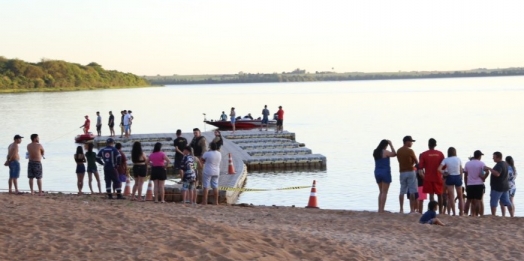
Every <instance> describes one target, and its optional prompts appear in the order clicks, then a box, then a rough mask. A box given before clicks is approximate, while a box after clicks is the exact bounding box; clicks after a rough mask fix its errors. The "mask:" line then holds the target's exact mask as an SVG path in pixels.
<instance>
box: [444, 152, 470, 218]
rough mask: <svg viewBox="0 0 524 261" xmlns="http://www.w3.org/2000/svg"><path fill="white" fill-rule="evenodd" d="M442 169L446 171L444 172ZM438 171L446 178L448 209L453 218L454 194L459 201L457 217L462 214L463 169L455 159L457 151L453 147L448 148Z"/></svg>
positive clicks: (460, 162) (460, 163)
mask: <svg viewBox="0 0 524 261" xmlns="http://www.w3.org/2000/svg"><path fill="white" fill-rule="evenodd" d="M444 167H446V169H445V170H444ZM438 171H440V172H441V173H443V176H447V178H446V187H447V191H448V208H449V209H451V212H453V216H455V214H456V213H455V192H456V193H457V198H458V200H459V203H458V204H459V205H458V210H459V215H460V216H462V215H463V214H464V196H463V195H464V194H462V180H463V175H464V169H463V168H462V161H460V159H459V158H458V157H457V150H456V149H455V148H453V147H449V148H448V157H447V158H445V159H444V160H443V161H442V163H440V166H439V167H438Z"/></svg>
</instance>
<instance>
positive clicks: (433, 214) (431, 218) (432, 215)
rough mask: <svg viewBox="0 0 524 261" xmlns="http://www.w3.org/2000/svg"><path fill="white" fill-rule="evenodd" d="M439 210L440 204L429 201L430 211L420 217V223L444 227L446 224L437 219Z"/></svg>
mask: <svg viewBox="0 0 524 261" xmlns="http://www.w3.org/2000/svg"><path fill="white" fill-rule="evenodd" d="M437 208H438V202H436V201H433V200H431V201H429V203H428V211H426V213H424V215H422V216H421V217H420V220H419V223H420V224H430V225H439V226H444V223H442V221H440V219H438V218H437Z"/></svg>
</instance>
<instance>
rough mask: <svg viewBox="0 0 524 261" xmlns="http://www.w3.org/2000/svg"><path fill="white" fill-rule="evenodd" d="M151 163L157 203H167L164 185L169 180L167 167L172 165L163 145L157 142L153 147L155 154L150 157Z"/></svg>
mask: <svg viewBox="0 0 524 261" xmlns="http://www.w3.org/2000/svg"><path fill="white" fill-rule="evenodd" d="M149 161H150V162H151V180H152V181H153V183H154V185H153V187H154V189H155V191H154V193H153V194H154V195H155V203H158V202H160V203H165V202H166V201H165V190H164V183H165V181H166V179H167V173H166V167H167V166H168V165H169V163H171V161H170V160H169V158H168V157H167V155H166V154H165V153H164V152H163V151H162V143H160V142H157V143H155V146H154V147H153V153H151V155H149Z"/></svg>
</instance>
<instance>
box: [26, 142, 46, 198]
mask: <svg viewBox="0 0 524 261" xmlns="http://www.w3.org/2000/svg"><path fill="white" fill-rule="evenodd" d="M27 152H28V153H29V163H28V164H27V177H28V178H29V188H30V189H31V195H34V191H33V179H36V184H37V185H38V195H39V196H42V158H44V147H42V145H41V144H40V139H39V138H38V134H31V143H29V144H28V145H27Z"/></svg>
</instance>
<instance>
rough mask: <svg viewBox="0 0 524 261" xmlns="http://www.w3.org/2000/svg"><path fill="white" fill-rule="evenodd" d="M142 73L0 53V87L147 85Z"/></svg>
mask: <svg viewBox="0 0 524 261" xmlns="http://www.w3.org/2000/svg"><path fill="white" fill-rule="evenodd" d="M147 85H149V83H148V82H147V81H146V80H145V79H144V78H142V77H139V76H137V75H134V74H131V73H122V72H118V71H106V70H104V69H103V68H102V66H101V65H99V64H97V63H95V62H92V63H89V64H88V65H87V66H83V65H80V64H75V63H68V62H64V61H55V60H46V59H42V60H41V61H40V62H39V63H36V64H33V63H27V62H24V61H22V60H18V59H6V58H5V57H2V56H0V90H13V91H17V90H38V89H44V88H46V89H51V90H52V89H57V90H60V89H69V88H75V89H83V88H108V87H117V86H118V87H125V86H147Z"/></svg>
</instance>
